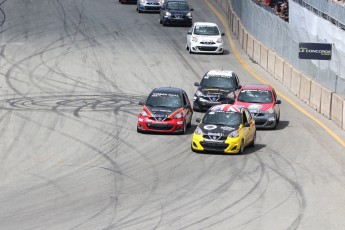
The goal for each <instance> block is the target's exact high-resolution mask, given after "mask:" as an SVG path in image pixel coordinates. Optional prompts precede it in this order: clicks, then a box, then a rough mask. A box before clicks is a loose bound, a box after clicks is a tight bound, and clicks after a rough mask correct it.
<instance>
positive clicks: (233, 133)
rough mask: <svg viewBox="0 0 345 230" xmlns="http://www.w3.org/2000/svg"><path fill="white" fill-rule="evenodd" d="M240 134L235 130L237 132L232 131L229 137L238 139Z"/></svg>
mask: <svg viewBox="0 0 345 230" xmlns="http://www.w3.org/2000/svg"><path fill="white" fill-rule="evenodd" d="M238 135H239V133H238V130H235V131H232V132H231V133H230V134H229V135H228V137H232V138H236V137H238Z"/></svg>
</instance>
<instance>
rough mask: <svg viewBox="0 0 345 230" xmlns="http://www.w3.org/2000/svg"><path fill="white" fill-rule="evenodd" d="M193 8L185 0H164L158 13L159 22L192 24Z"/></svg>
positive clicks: (164, 24)
mask: <svg viewBox="0 0 345 230" xmlns="http://www.w3.org/2000/svg"><path fill="white" fill-rule="evenodd" d="M192 11H193V8H190V7H189V5H188V3H187V2H186V0H165V1H164V3H163V6H162V8H161V10H160V13H159V23H160V24H163V26H167V25H183V26H188V27H190V26H192V23H193V16H192Z"/></svg>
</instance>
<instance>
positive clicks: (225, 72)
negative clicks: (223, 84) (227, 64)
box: [206, 70, 234, 77]
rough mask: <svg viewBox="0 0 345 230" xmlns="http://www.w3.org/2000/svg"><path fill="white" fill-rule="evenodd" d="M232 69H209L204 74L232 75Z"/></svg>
mask: <svg viewBox="0 0 345 230" xmlns="http://www.w3.org/2000/svg"><path fill="white" fill-rule="evenodd" d="M233 73H234V72H233V71H231V70H210V71H208V72H207V73H206V75H220V76H230V77H231V76H233Z"/></svg>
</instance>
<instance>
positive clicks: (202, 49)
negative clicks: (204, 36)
mask: <svg viewBox="0 0 345 230" xmlns="http://www.w3.org/2000/svg"><path fill="white" fill-rule="evenodd" d="M217 48H218V47H208V46H198V49H199V50H200V51H216V50H217Z"/></svg>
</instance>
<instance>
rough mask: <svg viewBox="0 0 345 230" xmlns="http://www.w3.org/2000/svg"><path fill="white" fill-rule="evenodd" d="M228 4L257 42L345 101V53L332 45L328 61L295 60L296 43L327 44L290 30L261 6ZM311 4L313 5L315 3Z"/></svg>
mask: <svg viewBox="0 0 345 230" xmlns="http://www.w3.org/2000/svg"><path fill="white" fill-rule="evenodd" d="M229 1H230V2H231V5H232V8H233V10H234V11H235V12H236V14H237V15H238V17H239V18H240V19H241V22H242V24H243V26H244V27H245V28H246V29H247V31H248V32H249V33H251V34H252V35H253V36H254V37H255V38H256V39H257V40H259V41H260V42H262V43H263V44H265V45H266V46H267V47H269V48H270V49H271V50H273V51H274V52H276V53H277V54H278V55H279V56H281V57H282V58H284V59H285V60H286V61H288V62H289V63H290V64H291V65H293V66H294V67H295V68H296V69H297V70H299V71H301V72H302V73H304V74H306V75H307V76H309V77H311V78H313V79H315V80H316V81H317V82H319V83H320V84H322V85H324V86H325V87H327V88H328V89H330V90H332V91H334V92H337V93H338V94H339V95H341V96H343V97H344V98H345V52H343V51H342V50H338V49H337V47H336V45H335V46H333V52H332V60H331V61H316V60H305V59H299V58H298V51H299V43H300V42H325V43H327V41H323V40H320V39H318V38H317V37H314V36H312V35H310V34H308V33H307V31H302V30H298V29H295V28H292V27H291V26H290V25H289V23H287V22H285V21H284V20H282V19H281V18H279V17H278V16H276V15H275V14H273V13H272V12H269V11H268V10H266V9H265V8H264V7H262V6H260V5H257V4H255V3H254V2H253V0H241V1H239V0H229ZM311 1H315V2H317V0H311ZM320 1H321V0H320ZM324 1H325V0H324ZM339 7H340V6H339ZM344 35H345V32H344Z"/></svg>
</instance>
